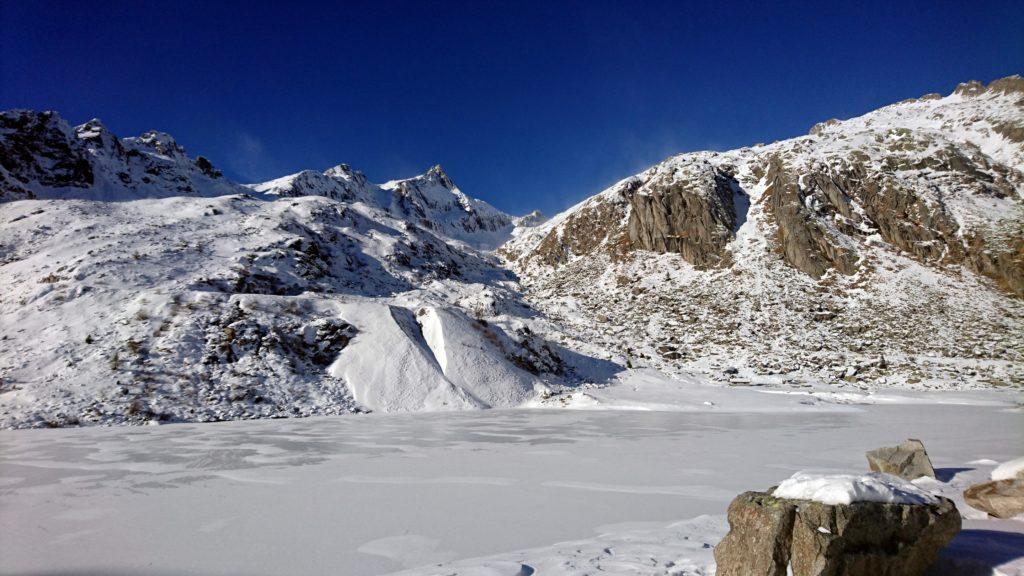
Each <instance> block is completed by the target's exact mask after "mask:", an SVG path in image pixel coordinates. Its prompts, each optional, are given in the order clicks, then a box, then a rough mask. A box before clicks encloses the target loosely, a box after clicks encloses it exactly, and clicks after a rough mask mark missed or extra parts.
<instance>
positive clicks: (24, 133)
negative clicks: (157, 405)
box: [0, 110, 537, 250]
mask: <svg viewBox="0 0 1024 576" xmlns="http://www.w3.org/2000/svg"><path fill="white" fill-rule="evenodd" d="M0 159H2V161H0V201H4V200H17V199H31V198H39V199H70V198H76V199H86V200H105V201H123V200H137V199H142V198H168V197H174V196H193V197H216V196H225V195H231V194H255V195H257V196H258V197H263V198H266V199H276V198H282V197H297V196H324V197H327V198H332V199H335V200H341V201H345V202H361V203H363V204H365V205H366V206H369V207H371V208H374V209H377V210H381V211H384V212H385V213H387V214H389V215H390V216H394V217H397V218H402V219H404V220H407V221H410V222H412V223H414V224H416V225H419V226H422V227H424V228H428V229H431V230H432V231H434V232H435V233H437V234H439V235H442V236H444V237H446V238H449V239H452V240H455V241H458V242H464V243H466V244H467V245H470V246H472V247H474V248H479V249H486V250H491V249H494V248H497V247H498V246H499V245H501V244H502V243H503V242H504V241H505V240H507V239H508V238H510V237H511V236H512V233H513V230H514V229H515V227H516V225H517V223H519V222H521V221H522V219H519V218H515V217H513V216H511V215H509V214H505V213H504V212H501V211H500V210H498V209H496V208H494V207H493V206H491V205H490V204H488V203H487V202H484V201H483V200H479V199H476V198H471V197H469V196H468V195H466V194H465V193H464V192H462V190H460V189H459V188H458V187H457V186H456V185H455V184H454V182H452V180H451V178H449V177H448V175H447V174H446V173H445V172H444V170H443V169H442V168H441V166H440V165H437V166H434V167H433V168H431V169H430V170H428V171H427V172H426V173H424V174H422V175H419V176H414V177H412V178H406V179H402V180H391V181H388V182H385V183H383V184H374V183H371V182H370V181H369V180H368V179H367V177H366V175H365V174H363V173H362V172H359V171H358V170H354V169H352V168H351V167H349V166H348V165H347V164H339V165H337V166H335V167H333V168H330V169H328V170H325V171H323V172H318V171H315V170H303V171H301V172H298V173H295V174H290V175H287V176H282V177H280V178H276V179H273V180H269V181H267V182H260V183H256V184H246V185H242V184H238V183H235V182H232V181H230V180H228V179H227V178H225V177H224V176H223V175H222V173H221V171H220V170H218V169H217V168H215V167H214V166H213V164H212V163H211V162H210V161H209V160H207V159H206V158H204V157H203V156H197V157H195V158H194V159H193V158H191V157H190V156H189V155H188V154H187V152H186V151H185V148H184V147H182V146H181V145H180V144H178V143H177V142H176V141H175V140H174V138H173V137H171V136H170V135H169V134H166V133H163V132H157V131H151V132H147V133H145V134H143V135H141V136H138V137H128V138H118V137H117V136H115V135H114V134H113V133H111V132H110V130H109V129H107V127H106V126H104V125H103V123H102V122H101V121H99V120H98V119H93V120H90V121H89V122H86V123H85V124H82V125H80V126H76V127H73V128H72V127H71V126H70V125H68V123H67V122H66V121H65V120H64V119H63V118H61V117H60V115H59V114H57V113H56V112H35V111H31V110H9V111H6V112H3V113H0ZM536 220H537V218H536V217H533V219H532V221H536Z"/></svg>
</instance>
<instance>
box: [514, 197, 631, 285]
mask: <svg viewBox="0 0 1024 576" xmlns="http://www.w3.org/2000/svg"><path fill="white" fill-rule="evenodd" d="M638 185H639V182H636V181H634V182H630V183H627V184H625V185H623V186H622V192H627V191H629V190H630V189H635V188H636V186H638ZM627 209H628V208H627V205H626V203H625V200H624V196H621V195H617V197H616V198H599V199H597V200H596V201H594V202H590V203H589V204H588V205H587V206H585V207H583V208H582V209H581V210H579V211H578V212H575V213H573V214H570V215H569V216H568V217H567V218H566V219H565V221H564V222H563V223H562V227H561V228H560V229H556V230H552V231H551V232H549V233H547V234H546V235H544V236H543V238H542V239H541V240H540V242H539V244H538V245H537V246H536V249H535V250H532V251H530V253H528V254H521V253H517V252H515V251H513V250H509V247H508V246H505V247H503V248H502V250H501V253H502V254H503V255H504V256H505V257H507V258H509V259H511V260H521V261H522V262H523V263H524V264H525V263H526V262H529V261H534V262H538V263H540V264H541V265H544V266H550V267H553V268H557V267H558V266H561V265H563V264H565V263H567V262H568V261H569V260H570V259H571V258H573V257H574V256H587V255H592V254H595V253H597V252H605V253H608V254H610V255H612V256H615V255H616V254H618V253H621V252H623V251H625V250H628V249H629V237H628V236H627V235H626V233H625V231H624V230H622V229H621V223H622V221H623V220H624V218H625V216H626V212H627ZM563 230H564V231H565V232H567V233H562V231H563Z"/></svg>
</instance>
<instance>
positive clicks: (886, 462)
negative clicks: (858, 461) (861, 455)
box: [867, 438, 935, 480]
mask: <svg viewBox="0 0 1024 576" xmlns="http://www.w3.org/2000/svg"><path fill="white" fill-rule="evenodd" d="M867 458H868V466H870V467H871V471H872V472H885V473H886V474H892V475H894V476H899V477H900V478H905V479H907V480H916V479H918V478H920V477H921V476H928V477H930V478H935V469H934V468H933V467H932V461H931V459H930V458H928V452H927V451H925V449H924V443H923V442H921V441H920V440H916V439H913V438H911V439H908V440H905V441H904V442H902V443H901V444H900V445H898V446H892V447H886V448H879V449H877V450H872V451H870V452H868V453H867Z"/></svg>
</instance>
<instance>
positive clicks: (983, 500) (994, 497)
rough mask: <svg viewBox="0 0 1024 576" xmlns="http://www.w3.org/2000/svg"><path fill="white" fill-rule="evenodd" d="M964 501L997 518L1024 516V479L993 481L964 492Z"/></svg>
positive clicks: (976, 485)
mask: <svg viewBox="0 0 1024 576" xmlns="http://www.w3.org/2000/svg"><path fill="white" fill-rule="evenodd" d="M964 501H965V502H967V505H968V506H970V507H972V508H977V509H978V510H981V511H982V512H986V513H988V515H989V516H994V517H996V518H1013V517H1014V516H1020V515H1022V514H1024V479H1022V478H1011V479H1008V480H993V481H991V482H985V483H983V484H975V485H974V486H971V487H970V488H968V489H967V490H964Z"/></svg>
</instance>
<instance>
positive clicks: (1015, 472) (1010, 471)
mask: <svg viewBox="0 0 1024 576" xmlns="http://www.w3.org/2000/svg"><path fill="white" fill-rule="evenodd" d="M1014 478H1020V479H1024V456H1022V457H1020V458H1017V459H1014V460H1010V461H1008V462H1003V463H1002V464H1000V465H999V466H996V468H995V470H993V471H992V479H993V480H1013V479H1014Z"/></svg>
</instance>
